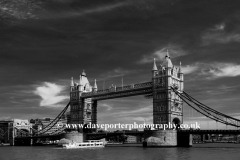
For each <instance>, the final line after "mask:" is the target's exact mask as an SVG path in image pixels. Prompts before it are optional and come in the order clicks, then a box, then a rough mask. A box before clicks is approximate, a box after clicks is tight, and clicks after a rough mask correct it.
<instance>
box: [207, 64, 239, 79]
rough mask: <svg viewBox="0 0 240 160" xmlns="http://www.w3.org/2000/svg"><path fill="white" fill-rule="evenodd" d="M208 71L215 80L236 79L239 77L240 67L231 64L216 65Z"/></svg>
mask: <svg viewBox="0 0 240 160" xmlns="http://www.w3.org/2000/svg"><path fill="white" fill-rule="evenodd" d="M212 67H213V68H212V69H210V70H209V73H210V74H212V75H213V76H214V77H215V78H219V77H236V76H239V75H240V65H237V64H233V63H216V64H215V65H213V66H212Z"/></svg>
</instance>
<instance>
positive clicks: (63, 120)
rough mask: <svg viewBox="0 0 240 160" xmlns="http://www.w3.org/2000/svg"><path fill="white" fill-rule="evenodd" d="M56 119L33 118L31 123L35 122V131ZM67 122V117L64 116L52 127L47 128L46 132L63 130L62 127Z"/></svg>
mask: <svg viewBox="0 0 240 160" xmlns="http://www.w3.org/2000/svg"><path fill="white" fill-rule="evenodd" d="M53 120H54V119H53V118H43V119H31V120H30V123H32V124H33V129H35V131H40V130H42V129H44V128H45V127H46V126H48V125H49V124H50V123H51V122H52V121H53ZM66 123H67V119H66V118H65V116H63V117H62V118H61V119H60V120H59V121H58V122H57V123H56V124H55V125H54V126H53V127H52V128H51V129H49V130H47V131H46V132H45V133H44V134H51V133H57V132H61V131H62V130H61V127H62V126H63V125H65V124H66Z"/></svg>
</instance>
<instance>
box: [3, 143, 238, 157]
mask: <svg viewBox="0 0 240 160" xmlns="http://www.w3.org/2000/svg"><path fill="white" fill-rule="evenodd" d="M239 151H240V144H198V145H194V147H191V148H143V147H105V148H87V149H61V148H57V147H53V146H41V147H40V146H39V147H38V146H33V147H31V146H25V147H19V146H15V147H11V146H5V147H0V160H85V159H86V160H88V159H89V160H203V159H204V160H214V159H216V160H225V159H226V160H239V159H240V152H239Z"/></svg>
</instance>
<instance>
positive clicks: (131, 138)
mask: <svg viewBox="0 0 240 160" xmlns="http://www.w3.org/2000/svg"><path fill="white" fill-rule="evenodd" d="M139 142H142V139H141V137H139V136H132V135H128V136H127V140H126V142H125V143H139Z"/></svg>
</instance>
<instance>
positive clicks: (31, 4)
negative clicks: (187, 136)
mask: <svg viewBox="0 0 240 160" xmlns="http://www.w3.org/2000/svg"><path fill="white" fill-rule="evenodd" d="M167 49H168V51H169V54H170V56H171V60H172V62H173V64H174V65H175V66H178V65H179V63H180V61H181V63H182V68H183V72H184V79H185V83H184V85H185V88H184V90H185V91H186V92H187V93H188V94H190V95H191V96H192V97H194V98H196V99H198V100H199V101H201V102H202V103H204V104H206V105H208V106H209V107H211V108H213V109H215V110H218V111H220V112H223V113H224V114H227V115H230V116H233V117H236V118H240V109H239V107H240V106H239V102H240V100H239V97H240V92H239V89H240V84H239V81H240V54H239V51H240V1H239V0H231V1H229V0H201V1H199V0H101V1H99V0H87V1H86V0H1V1H0V74H1V77H0V120H7V119H13V118H20V119H31V118H43V117H55V116H57V115H58V113H60V112H61V110H62V109H63V108H64V107H65V106H66V105H67V103H68V101H69V89H70V79H71V77H73V78H74V81H76V82H78V81H79V75H80V74H81V73H82V71H83V69H84V70H85V72H86V74H87V77H88V79H89V81H90V83H91V84H92V85H93V84H94V80H95V79H96V80H97V85H98V88H99V89H103V87H105V88H107V87H108V86H110V85H111V84H114V85H117V86H118V85H121V78H122V76H123V81H124V84H132V83H139V82H146V81H151V69H152V65H153V64H152V62H153V58H156V62H157V65H158V66H159V65H160V64H162V63H163V59H164V56H165V54H166V50H167ZM103 84H104V85H103ZM97 116H98V122H99V123H119V122H120V123H133V122H137V123H143V122H144V121H146V122H148V123H152V100H151V99H145V98H143V96H136V97H128V98H120V99H112V100H105V101H99V102H98V115H97ZM196 121H198V122H200V123H201V125H202V126H203V128H204V127H205V128H208V127H211V128H213V127H220V124H216V122H212V121H210V120H208V119H207V118H204V117H203V116H202V115H200V114H199V113H197V112H195V111H193V110H192V109H190V108H189V107H188V106H187V104H184V122H196ZM222 127H224V126H222Z"/></svg>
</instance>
